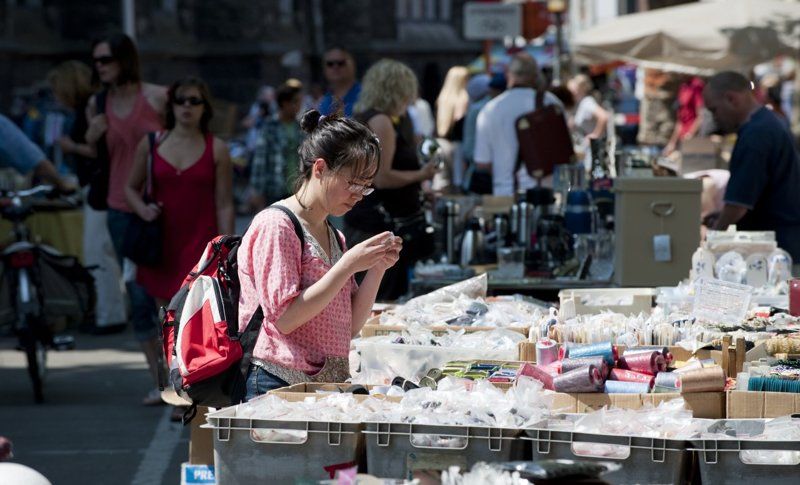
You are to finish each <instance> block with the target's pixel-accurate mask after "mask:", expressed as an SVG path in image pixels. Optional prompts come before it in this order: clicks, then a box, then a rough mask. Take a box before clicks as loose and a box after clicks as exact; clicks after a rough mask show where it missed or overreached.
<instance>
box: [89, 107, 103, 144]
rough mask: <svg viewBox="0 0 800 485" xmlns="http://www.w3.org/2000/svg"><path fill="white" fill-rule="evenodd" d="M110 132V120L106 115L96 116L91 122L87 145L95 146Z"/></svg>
mask: <svg viewBox="0 0 800 485" xmlns="http://www.w3.org/2000/svg"><path fill="white" fill-rule="evenodd" d="M107 130H108V118H106V115H104V114H102V115H95V116H92V119H90V120H89V128H88V129H87V130H86V143H89V144H91V145H94V144H95V143H97V140H99V139H100V137H102V136H103V135H104V134H105V132H106V131H107Z"/></svg>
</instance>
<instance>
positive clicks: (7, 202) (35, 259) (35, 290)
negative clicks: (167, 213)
mask: <svg viewBox="0 0 800 485" xmlns="http://www.w3.org/2000/svg"><path fill="white" fill-rule="evenodd" d="M41 195H46V196H47V197H48V199H42V198H41V197H39V196H41ZM37 197H38V200H37ZM78 207H80V203H79V201H78V199H77V198H75V197H72V198H67V197H63V196H61V197H58V194H57V193H56V191H55V189H54V188H53V187H52V186H48V185H40V186H37V187H34V188H31V189H28V190H20V191H9V190H6V191H0V216H1V217H2V218H3V219H6V220H8V221H9V222H10V223H11V225H12V227H13V230H12V232H13V235H14V240H13V242H12V243H11V244H9V245H8V246H6V247H5V248H3V249H2V252H0V258H2V259H1V260H2V263H3V266H2V269H4V271H2V272H0V278H3V279H2V280H0V285H6V286H5V288H6V291H7V293H6V296H7V298H8V300H10V301H9V303H10V305H3V306H6V307H8V308H7V309H6V313H10V314H11V315H10V318H6V320H10V321H11V322H13V332H14V334H16V336H17V338H18V340H19V345H18V348H19V349H20V350H24V351H25V355H26V358H27V363H28V374H29V376H30V378H31V382H32V384H33V394H34V401H35V402H36V403H42V402H44V390H43V388H44V381H45V377H46V373H47V350H48V349H50V348H58V349H67V348H72V347H74V339H73V338H72V337H71V336H54V334H53V331H52V329H51V327H50V325H49V324H48V322H47V320H46V318H45V312H44V308H45V303H44V295H45V291H43V288H44V287H43V283H44V281H43V278H42V274H41V268H40V266H39V263H40V259H47V258H65V257H64V256H62V255H61V253H59V252H58V251H57V250H56V249H54V248H52V247H50V246H47V245H44V244H37V243H36V242H34V241H33V240H32V239H31V234H30V231H29V229H28V227H27V226H26V224H25V220H26V219H27V218H28V217H30V216H31V215H32V214H34V213H35V212H46V211H59V210H70V209H76V208H78ZM84 269H85V268H84ZM51 276H52V275H51ZM93 292H94V287H93V286H92V287H91V290H90V293H91V294H90V295H89V298H88V301H89V302H90V303H91V304H92V308H91V309H88V308H87V309H85V310H86V312H87V313H86V314H85V315H89V314H90V313H89V312H91V311H92V310H93V303H94V296H93V295H94V293H93ZM76 294H77V293H76ZM87 305H88V303H87ZM7 316H9V315H7Z"/></svg>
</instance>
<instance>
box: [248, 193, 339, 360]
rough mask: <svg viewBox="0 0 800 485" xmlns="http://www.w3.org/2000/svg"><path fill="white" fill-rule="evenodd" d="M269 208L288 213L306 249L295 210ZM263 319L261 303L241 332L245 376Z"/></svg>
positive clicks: (284, 207)
mask: <svg viewBox="0 0 800 485" xmlns="http://www.w3.org/2000/svg"><path fill="white" fill-rule="evenodd" d="M267 209H275V210H279V211H281V212H283V213H284V214H286V217H288V218H289V220H290V221H292V225H293V226H294V233H295V234H296V235H297V239H298V240H299V241H300V251H301V253H302V251H304V250H305V245H306V240H305V239H306V238H305V235H304V234H303V226H301V225H300V220H299V219H297V216H296V215H294V212H292V211H291V210H290V209H289V208H288V207H286V206H283V205H280V204H272V205H271V206H269V207H267ZM337 239H338V237H337ZM263 320H264V309H263V308H261V305H259V306H258V308H256V311H255V313H253V316H252V317H250V321H249V322H247V326H246V327H245V329H244V331H243V332H242V333H240V334H239V344H240V345H241V346H242V351H243V355H242V360H241V367H240V370H241V372H242V375H243V376H247V370H248V368H249V367H250V359H251V358H252V357H253V349H254V348H255V346H256V339H257V338H258V333H259V330H260V329H261V322H262V321H263Z"/></svg>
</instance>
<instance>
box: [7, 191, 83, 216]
mask: <svg viewBox="0 0 800 485" xmlns="http://www.w3.org/2000/svg"><path fill="white" fill-rule="evenodd" d="M39 195H44V196H45V197H46V198H47V199H39V200H26V201H25V204H24V205H26V206H28V207H31V208H34V209H35V210H36V211H48V210H52V211H58V210H69V209H75V208H78V207H80V193H75V194H73V195H69V196H65V195H63V194H61V193H60V192H59V190H58V188H56V187H54V186H52V185H37V186H36V187H31V188H30V189H24V190H17V191H13V190H0V199H7V200H8V202H10V205H19V204H20V202H21V199H33V198H34V197H36V196H39ZM15 199H17V202H14V200H15ZM2 205H8V204H2V203H0V206H2Z"/></svg>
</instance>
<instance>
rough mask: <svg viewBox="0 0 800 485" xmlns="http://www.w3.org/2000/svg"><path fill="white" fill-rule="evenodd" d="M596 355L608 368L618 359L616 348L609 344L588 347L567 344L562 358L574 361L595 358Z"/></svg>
mask: <svg viewBox="0 0 800 485" xmlns="http://www.w3.org/2000/svg"><path fill="white" fill-rule="evenodd" d="M598 355H599V356H601V357H603V360H605V361H606V364H608V365H609V366H613V365H614V363H615V362H616V361H617V359H618V358H619V355H618V354H617V348H616V347H614V346H613V345H611V342H601V343H599V344H589V345H575V344H567V349H566V351H565V354H564V358H570V359H576V358H581V357H595V356H598Z"/></svg>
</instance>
